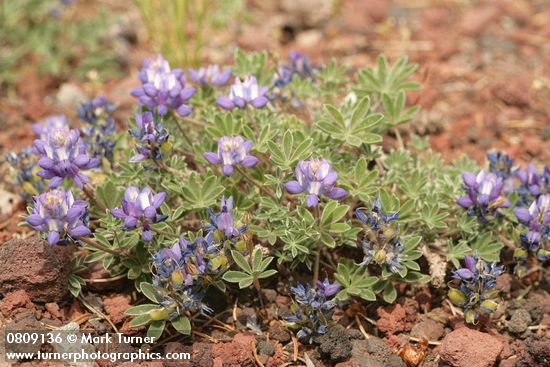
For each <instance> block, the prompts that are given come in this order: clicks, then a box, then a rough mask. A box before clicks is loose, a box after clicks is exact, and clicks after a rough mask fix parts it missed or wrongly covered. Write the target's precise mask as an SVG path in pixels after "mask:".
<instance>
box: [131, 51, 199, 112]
mask: <svg viewBox="0 0 550 367" xmlns="http://www.w3.org/2000/svg"><path fill="white" fill-rule="evenodd" d="M138 77H139V79H140V80H141V82H142V86H141V87H138V88H135V89H134V90H132V95H133V96H134V97H137V98H139V102H140V103H141V104H142V105H144V106H146V107H147V108H148V109H149V110H151V111H155V112H156V113H157V114H159V115H160V116H164V115H166V114H167V113H168V111H169V110H171V109H172V110H174V111H176V112H177V113H178V114H179V115H180V116H181V117H185V116H188V115H190V114H191V112H192V109H191V107H189V106H188V105H187V102H188V101H189V99H191V97H192V96H193V94H195V88H192V87H187V86H186V84H185V83H186V80H185V75H184V74H183V70H181V69H173V70H171V69H170V65H169V64H168V61H166V60H165V59H164V58H163V57H162V56H161V55H158V56H157V58H156V59H155V60H146V61H145V62H144V63H143V68H142V69H141V71H140V73H139V74H138Z"/></svg>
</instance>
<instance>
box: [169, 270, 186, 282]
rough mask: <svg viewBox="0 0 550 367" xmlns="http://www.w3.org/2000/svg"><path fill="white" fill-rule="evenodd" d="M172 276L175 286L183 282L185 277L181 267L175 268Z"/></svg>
mask: <svg viewBox="0 0 550 367" xmlns="http://www.w3.org/2000/svg"><path fill="white" fill-rule="evenodd" d="M171 278H172V284H174V285H175V286H178V285H181V284H183V281H184V277H183V274H182V272H181V270H179V269H178V270H175V271H174V272H173V273H172V275H171Z"/></svg>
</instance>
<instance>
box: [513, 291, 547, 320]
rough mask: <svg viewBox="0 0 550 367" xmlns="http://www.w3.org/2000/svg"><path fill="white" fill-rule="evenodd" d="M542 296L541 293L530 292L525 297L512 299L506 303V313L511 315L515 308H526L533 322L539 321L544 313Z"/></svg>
mask: <svg viewBox="0 0 550 367" xmlns="http://www.w3.org/2000/svg"><path fill="white" fill-rule="evenodd" d="M544 304H545V300H544V296H543V295H541V294H537V293H533V294H530V295H529V297H528V298H527V299H519V300H512V301H510V302H509V303H508V307H507V310H506V311H507V313H508V314H509V315H510V316H511V315H512V313H513V311H515V310H520V309H523V310H526V311H527V312H529V315H530V316H531V319H532V321H533V322H535V323H536V322H539V321H540V320H541V319H542V316H543V315H544Z"/></svg>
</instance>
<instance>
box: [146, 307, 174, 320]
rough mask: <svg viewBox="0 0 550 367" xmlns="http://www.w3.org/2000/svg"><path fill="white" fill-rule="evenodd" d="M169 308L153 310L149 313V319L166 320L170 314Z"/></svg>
mask: <svg viewBox="0 0 550 367" xmlns="http://www.w3.org/2000/svg"><path fill="white" fill-rule="evenodd" d="M171 311H172V310H171V309H162V310H155V311H151V312H150V313H149V317H150V318H151V320H154V321H159V320H166V319H167V318H168V317H169V316H170V312H171Z"/></svg>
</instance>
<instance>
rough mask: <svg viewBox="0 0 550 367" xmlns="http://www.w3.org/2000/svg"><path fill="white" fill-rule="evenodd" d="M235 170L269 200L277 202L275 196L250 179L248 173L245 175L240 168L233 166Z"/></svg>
mask: <svg viewBox="0 0 550 367" xmlns="http://www.w3.org/2000/svg"><path fill="white" fill-rule="evenodd" d="M234 167H235V170H236V171H237V172H239V173H240V174H241V176H243V178H244V179H245V180H246V181H248V183H250V184H252V185H254V186H256V187H257V188H258V189H260V191H261V192H263V193H264V194H266V195H267V196H269V197H270V198H271V199H273V200H274V201H277V200H278V199H277V197H276V196H275V194H274V193H272V192H271V191H269V190H268V189H266V188H265V187H264V186H262V185H261V184H260V183H259V182H257V181H256V180H254V179H253V178H252V177H250V175H248V173H246V172H245V171H244V170H243V169H242V168H241V167H240V166H237V165H235V166H234Z"/></svg>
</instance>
